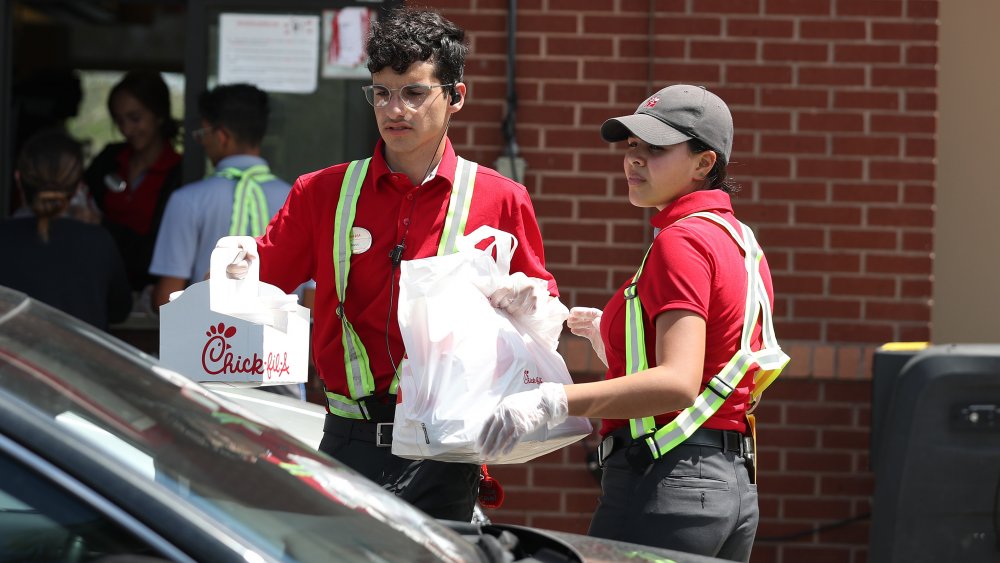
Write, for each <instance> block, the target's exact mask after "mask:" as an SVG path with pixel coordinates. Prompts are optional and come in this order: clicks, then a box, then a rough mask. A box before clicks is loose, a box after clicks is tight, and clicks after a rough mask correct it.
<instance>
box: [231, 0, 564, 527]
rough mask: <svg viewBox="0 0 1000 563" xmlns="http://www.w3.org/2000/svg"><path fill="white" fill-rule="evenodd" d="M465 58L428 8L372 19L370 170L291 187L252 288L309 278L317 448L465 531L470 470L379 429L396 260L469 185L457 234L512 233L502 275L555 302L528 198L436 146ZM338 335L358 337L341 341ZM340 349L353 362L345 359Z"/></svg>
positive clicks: (472, 487)
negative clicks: (537, 284)
mask: <svg viewBox="0 0 1000 563" xmlns="http://www.w3.org/2000/svg"><path fill="white" fill-rule="evenodd" d="M467 50H468V48H467V46H466V45H465V32H464V31H463V30H462V29H460V28H458V27H457V26H455V25H454V24H453V23H452V22H450V21H448V20H447V19H445V18H443V17H442V16H441V15H440V14H437V13H435V12H433V11H429V10H417V9H409V8H403V9H400V10H398V11H394V12H392V13H390V14H388V15H387V16H386V17H384V18H381V19H380V20H378V21H377V22H376V23H375V25H374V26H373V29H372V31H371V34H370V37H369V40H368V44H367V53H368V57H369V62H368V70H370V71H371V73H372V84H371V85H370V86H366V87H365V94H366V97H367V99H368V101H369V102H370V103H371V104H372V106H373V108H374V118H375V121H376V123H377V125H378V128H379V132H380V134H381V137H382V138H381V140H380V141H379V142H378V143H377V144H376V146H375V150H374V154H373V155H372V157H371V160H370V163H368V164H367V168H365V166H364V164H347V163H345V164H339V165H336V166H332V167H330V168H326V169H324V170H320V171H317V172H313V173H311V174H306V175H304V176H301V177H300V178H299V179H298V180H297V181H296V183H295V185H294V186H293V187H292V192H291V194H289V196H288V201H286V202H285V205H284V207H282V209H281V210H280V211H279V212H278V215H277V217H275V219H274V220H273V221H272V222H271V224H270V225H269V226H268V229H267V232H266V233H265V235H264V236H263V237H262V238H261V239H260V240H259V241H258V250H259V251H260V260H261V262H260V267H261V270H260V273H261V279H262V280H264V281H265V282H267V283H271V284H274V285H277V286H278V287H281V288H282V289H284V290H285V291H290V290H292V289H294V288H295V287H296V286H297V285H298V284H300V283H302V282H304V281H306V280H309V279H310V278H312V279H315V280H316V304H315V309H314V310H315V323H314V331H313V356H314V360H315V364H316V368H317V371H318V372H319V374H320V376H321V377H322V380H323V383H324V386H325V389H326V396H327V399H328V405H327V408H328V412H329V414H327V419H326V424H325V426H324V437H323V441H322V443H321V444H320V450H321V451H323V452H326V453H328V454H330V455H332V456H333V457H335V458H337V459H339V460H340V461H342V462H344V463H345V464H347V465H348V466H350V467H352V468H354V469H356V470H357V471H359V472H361V473H362V474H363V475H365V476H367V477H368V478H370V479H372V480H374V481H376V482H378V483H381V484H382V485H383V487H385V488H386V489H388V490H390V491H392V492H394V493H396V494H397V495H399V496H400V497H401V498H403V499H404V500H407V501H409V502H411V503H412V504H414V505H415V506H417V507H418V508H420V509H422V510H424V511H425V512H427V513H428V514H430V515H432V516H434V517H437V518H446V519H451V520H463V521H466V522H468V521H469V520H470V518H471V516H472V512H473V506H474V504H475V501H476V494H477V491H478V487H479V480H480V466H479V465H473V464H462V463H443V462H438V461H432V460H407V459H403V458H399V457H395V456H393V455H392V454H391V451H390V441H391V432H392V431H391V426H389V425H381V424H380V423H391V422H392V421H393V413H394V409H395V403H396V396H395V392H396V387H395V383H396V377H395V373H396V370H397V367H398V365H399V362H400V361H401V360H402V359H403V355H404V352H405V350H404V349H403V342H402V338H401V336H400V332H399V325H398V323H397V317H396V307H397V302H398V293H399V292H398V279H399V277H398V276H399V263H400V261H401V260H413V259H416V258H424V257H428V256H434V255H435V254H437V253H438V249H439V245H440V243H441V242H442V240H444V241H445V242H446V243H447V241H448V240H451V237H449V236H448V235H449V234H459V233H458V228H459V227H452V226H451V225H452V223H451V222H446V219H447V215H448V211H449V209H451V210H452V211H454V213H453V216H462V215H464V213H463V211H462V206H461V205H459V206H452V205H451V203H450V200H451V196H452V194H453V193H455V194H456V195H457V194H462V193H467V192H466V191H464V190H466V189H467V187H468V181H467V179H468V178H474V190H473V191H472V195H471V199H470V200H468V201H470V205H469V207H468V208H467V221H466V222H465V229H464V233H469V232H472V231H473V230H475V229H476V228H478V227H480V226H482V225H490V226H493V227H496V228H498V229H501V230H504V231H507V232H509V233H512V234H513V235H514V236H515V237H516V238H517V239H518V242H519V246H518V248H517V252H515V253H514V257H513V261H512V264H511V271H512V272H514V271H517V272H523V273H524V274H525V275H526V276H529V277H535V278H541V279H544V280H547V282H548V288H549V292H550V293H552V294H553V295H554V294H555V293H556V285H555V281H554V280H553V279H552V275H551V274H549V273H548V272H547V271H546V270H545V263H544V254H543V249H542V241H541V235H540V233H539V229H538V224H537V221H536V219H535V214H534V210H533V209H532V206H531V201H530V199H529V198H528V192H527V190H526V189H525V187H524V186H522V185H520V184H518V183H516V182H513V181H512V180H509V179H508V178H505V177H503V176H502V175H500V174H499V173H497V172H495V171H493V170H490V169H489V168H486V167H483V166H479V167H478V168H473V166H472V164H473V163H468V162H467V161H461V160H460V159H459V158H458V157H457V156H456V154H455V151H454V149H453V147H452V144H451V141H450V140H449V139H448V137H447V130H448V124H449V121H450V119H451V116H452V114H454V113H456V112H458V111H460V110H461V109H462V107H463V106H464V104H465V95H466V85H465V83H464V82H462V71H463V68H464V64H465V55H466V52H467ZM473 172H474V175H473ZM463 179H466V181H465V183H464V184H463ZM355 188H357V189H356V190H355ZM352 193H353V194H356V196H357V199H356V209H355V210H354V212H350V210H351V208H352V205H351V203H350V201H351V200H352V199H353V198H351V197H350V194H352ZM342 197H343V200H344V201H345V202H347V203H346V204H344V205H341V198H342ZM338 208H340V209H339V210H338ZM446 230H447V231H448V232H445V231H446ZM335 231H337V232H338V236H337V237H336V238H335V237H334V233H335ZM348 233H349V235H348ZM464 233H461V234H464ZM238 242H239V241H238V240H234V239H229V240H223V241H220V245H224V246H227V245H228V246H234V245H236V244H238ZM335 244H336V246H335ZM338 274H341V275H342V276H341V278H340V279H337V276H338ZM338 288H341V289H338ZM338 294H342V295H344V297H343V298H341V297H339V296H338ZM490 297H491V301H492V302H493V304H494V305H495V306H500V307H504V308H506V309H507V310H508V311H511V312H513V313H515V314H516V313H518V312H520V311H525V310H530V309H531V308H532V307H533V306H534V304H533V302H532V299H534V297H533V295H532V290H531V287H523V288H521V287H508V288H503V289H501V290H500V291H498V292H497V293H496V294H494V295H491V296H490ZM340 314H342V315H343V318H341V317H340V316H338V315H340ZM349 331H353V332H354V334H355V335H356V337H357V338H356V339H353V338H345V334H350V333H349ZM345 343H346V344H345ZM345 347H350V348H351V349H352V350H353V351H354V354H353V355H348V360H345ZM352 357H353V358H356V361H350V359H351V358H352ZM379 432H381V435H382V437H381V438H379Z"/></svg>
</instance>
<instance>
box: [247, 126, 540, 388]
mask: <svg viewBox="0 0 1000 563" xmlns="http://www.w3.org/2000/svg"><path fill="white" fill-rule="evenodd" d="M382 150H383V146H382V143H381V141H380V142H379V144H378V145H377V146H376V147H375V155H374V156H373V158H372V161H371V164H370V165H369V167H368V174H367V176H366V177H365V181H364V184H363V185H362V188H361V195H360V198H359V200H358V206H357V213H356V215H355V219H354V227H360V228H363V229H365V230H367V231H368V232H369V233H371V248H369V249H368V250H366V251H364V252H360V253H358V252H355V253H354V254H353V255H352V257H351V271H350V278H349V280H348V282H349V283H348V286H347V297H346V299H345V304H344V308H345V311H346V315H347V319H348V320H349V321H350V322H351V325H352V326H353V327H354V330H355V331H356V332H357V334H358V336H359V338H361V341H362V342H363V343H364V345H365V349H366V350H367V351H368V357H369V361H370V364H371V369H372V374H373V375H374V378H375V386H376V394H382V393H385V392H386V391H387V390H388V387H389V384H390V383H391V381H392V377H393V375H394V373H395V367H394V366H393V365H392V363H391V361H390V359H389V352H388V351H387V350H386V324H387V323H388V327H389V339H388V340H389V348H390V349H391V352H392V358H393V360H395V361H396V362H397V363H398V362H399V361H400V359H401V358H402V356H403V341H402V337H401V336H400V332H399V325H398V323H397V320H396V307H397V304H398V302H399V287H398V283H399V268H395V269H393V268H392V264H391V263H390V260H389V252H390V251H391V250H392V248H393V247H394V246H396V245H397V244H399V242H400V241H401V240H403V238H404V236H405V245H406V249H405V250H404V251H403V260H413V259H415V258H426V257H429V256H434V255H436V254H437V249H438V243H439V241H440V237H441V231H442V230H443V228H444V220H445V214H446V212H447V210H448V203H449V197H450V193H451V187H452V182H453V181H454V177H455V166H456V164H457V159H456V156H455V152H454V150H453V148H452V146H451V142H450V141H447V144H446V146H445V152H444V156H443V157H442V159H441V162H440V164H439V165H438V169H437V175H436V176H435V177H434V178H432V179H430V180H428V181H427V182H425V183H424V184H423V185H421V186H419V187H417V186H414V185H413V183H412V182H410V180H409V178H407V176H406V175H404V174H400V173H396V172H392V171H391V170H390V169H389V167H388V166H387V165H386V162H385V158H384V156H383V154H382ZM346 170H347V164H338V165H336V166H332V167H330V168H326V169H323V170H319V171H317V172H313V173H311V174H306V175H304V176H300V177H299V179H298V180H297V181H296V182H295V185H294V186H292V191H291V193H289V195H288V199H287V200H286V202H285V205H284V206H283V207H282V208H281V210H280V211H278V214H277V215H276V216H275V217H274V219H273V220H272V221H271V224H270V225H269V226H268V228H267V231H266V232H265V233H264V236H263V237H261V238H260V239H259V240H258V251H259V253H260V258H261V262H260V267H261V270H260V275H261V280H262V281H264V282H266V283H270V284H272V285H276V286H278V287H280V288H282V289H283V290H284V291H286V292H291V291H292V290H294V289H295V288H296V287H297V286H298V285H299V284H301V283H303V282H305V281H308V280H309V279H314V280H316V301H315V307H314V311H313V313H314V324H313V359H314V361H315V364H316V368H317V370H318V372H319V374H320V376H321V377H322V378H323V382H324V384H325V385H326V388H327V390H328V391H331V392H334V393H338V394H340V395H344V396H350V393H349V391H348V387H347V378H346V370H345V366H344V348H343V344H342V340H341V323H340V320H339V319H338V318H337V315H336V308H337V306H338V305H339V303H340V301H339V300H338V298H337V290H336V284H335V282H334V269H333V230H334V224H335V223H336V211H337V201H338V198H339V197H340V187H341V184H342V183H343V180H344V173H345V172H346ZM482 225H489V226H492V227H496V228H498V229H500V230H503V231H507V232H509V233H511V234H513V235H514V236H515V237H516V238H517V240H518V247H517V250H516V251H515V252H514V255H513V259H512V261H511V272H515V271H516V272H523V273H524V274H525V275H527V276H529V277H536V278H542V279H545V280H547V281H548V282H549V292H550V293H551V294H552V295H558V290H557V288H556V283H555V280H554V279H553V277H552V275H551V274H550V273H549V272H548V271H546V270H545V257H544V251H543V249H542V239H541V234H540V233H539V229H538V223H537V221H536V219H535V213H534V210H533V208H532V206H531V200H530V199H529V197H528V192H527V190H526V188H525V187H524V186H522V185H520V184H518V183H516V182H514V181H512V180H510V179H508V178H505V177H504V176H501V175H500V174H499V173H497V172H496V171H494V170H491V169H489V168H486V167H483V166H479V168H478V171H477V174H476V184H475V191H474V192H473V197H472V205H471V208H470V210H469V219H468V223H467V224H466V230H465V232H466V233H470V232H472V231H474V230H475V229H476V228H478V227H480V226H482ZM390 290H391V291H392V292H393V293H392V298H391V299H390ZM470 328H471V327H470Z"/></svg>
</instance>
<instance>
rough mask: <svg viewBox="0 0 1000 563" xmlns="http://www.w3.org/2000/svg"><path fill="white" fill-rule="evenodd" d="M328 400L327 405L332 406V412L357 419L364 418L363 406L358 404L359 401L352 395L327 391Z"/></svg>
mask: <svg viewBox="0 0 1000 563" xmlns="http://www.w3.org/2000/svg"><path fill="white" fill-rule="evenodd" d="M326 402H327V406H329V408H330V412H331V413H333V414H335V415H337V416H342V417H344V418H356V419H363V418H364V415H363V414H362V413H361V407H359V406H358V402H357V401H355V400H353V399H351V398H350V397H345V396H343V395H338V394H336V393H331V392H330V391H327V392H326Z"/></svg>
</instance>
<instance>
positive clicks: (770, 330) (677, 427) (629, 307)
mask: <svg viewBox="0 0 1000 563" xmlns="http://www.w3.org/2000/svg"><path fill="white" fill-rule="evenodd" d="M690 217H699V218H702V219H707V220H709V221H712V222H713V223H715V224H717V225H719V226H720V227H722V228H723V229H725V230H726V232H727V233H729V235H730V237H731V238H732V239H733V240H734V241H735V242H736V244H737V245H739V247H740V249H741V250H742V251H743V255H744V268H745V270H746V272H747V297H746V302H745V308H744V315H743V328H742V334H741V336H740V350H739V351H737V353H736V354H735V355H734V356H733V357H732V358H731V359H730V360H729V362H728V363H727V364H726V366H725V367H724V368H723V369H722V371H720V372H719V373H718V374H717V375H715V376H713V377H712V379H710V380H709V381H708V383H707V384H706V385H705V388H704V389H703V390H702V392H701V394H699V395H698V397H697V398H696V399H695V401H694V404H692V405H691V406H690V407H688V408H686V409H684V410H683V411H681V412H680V413H679V414H678V415H677V417H675V418H674V419H673V420H672V421H670V422H669V423H667V424H665V425H664V426H663V427H662V428H660V429H658V430H657V429H656V427H655V419H654V418H653V417H646V418H642V419H632V420H630V422H629V424H630V428H631V431H632V437H633V438H634V439H643V440H644V442H645V443H646V445H647V446H648V447H649V449H650V454H651V455H652V457H653V459H658V458H659V457H660V456H662V455H664V454H666V453H667V452H669V451H670V450H672V449H673V448H674V447H676V446H677V445H678V444H680V443H682V442H683V441H684V440H686V439H688V438H689V437H690V436H691V435H692V434H694V432H695V430H697V429H698V428H700V427H701V425H702V424H704V423H705V422H706V421H707V420H708V419H709V418H711V417H712V416H713V415H714V414H715V413H716V412H718V410H719V409H720V408H721V407H722V405H723V404H724V403H725V401H726V399H727V398H728V397H729V395H730V394H731V393H732V392H733V390H734V389H736V387H737V386H738V385H739V384H740V382H741V381H742V380H743V377H744V376H745V375H746V373H747V372H748V371H749V370H750V369H751V368H753V367H757V368H758V373H757V375H755V382H756V381H760V382H762V383H763V386H764V387H766V386H767V385H769V384H770V383H771V382H772V381H773V380H774V378H776V377H777V376H778V374H779V373H780V372H781V370H782V369H783V368H784V366H785V365H786V364H787V363H788V360H789V358H788V356H787V355H786V354H785V353H784V352H782V351H781V347H780V346H778V341H777V338H776V336H775V334H774V320H773V315H772V313H771V305H770V300H769V298H768V295H767V289H766V287H765V285H764V279H763V277H762V276H761V273H760V265H761V263H762V260H763V257H764V253H763V251H762V250H761V248H760V245H759V244H757V241H756V238H755V237H754V235H753V231H751V230H750V228H749V227H747V226H746V225H744V224H742V223H739V226H740V228H739V230H737V229H736V228H735V227H733V226H732V225H731V224H730V223H729V222H728V221H726V220H725V219H723V218H722V217H721V216H719V215H717V214H715V213H704V212H702V213H693V214H691V215H688V216H687V217H684V218H682V219H681V220H684V219H687V218H690ZM650 248H652V245H651V246H650ZM646 255H647V257H648V255H649V251H647V252H646ZM645 263H646V259H645V258H643V262H642V266H640V267H639V271H638V272H636V275H635V277H634V278H633V279H632V283H631V284H630V285H629V286H628V287H627V288H626V290H625V297H626V308H625V322H626V363H627V365H628V368H629V370H630V371H628V374H632V373H636V371H641V370H639V369H635V370H633V367H639V366H643V367H642V369H646V367H648V361H647V358H646V347H645V342H640V343H639V346H638V348H637V349H633V348H634V347H633V346H631V345H630V344H629V343H628V339H629V335H631V334H633V333H638V334H640V335H641V334H642V330H643V329H642V320H643V314H642V305H641V303H640V300H639V297H638V293H637V292H633V293H632V295H633V297H630V291H629V290H630V289H632V288H635V287H637V283H638V278H639V276H640V275H641V274H642V269H643V266H645ZM630 301H631V302H634V304H630ZM758 318H760V320H761V323H762V335H763V336H762V340H763V345H762V347H761V349H760V350H759V351H757V352H754V351H752V350H751V338H752V337H753V330H754V328H755V327H756V324H757V319H758ZM632 355H638V356H639V357H638V358H632V357H630V356H632ZM761 373H765V374H766V375H765V376H764V377H763V378H761V377H759V376H760V374H761ZM762 391H763V389H760V390H759V391H758V390H757V389H754V394H753V398H752V403H756V401H757V400H758V397H759V394H760V392H762Z"/></svg>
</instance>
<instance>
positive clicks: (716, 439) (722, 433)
mask: <svg viewBox="0 0 1000 563" xmlns="http://www.w3.org/2000/svg"><path fill="white" fill-rule="evenodd" d="M678 446H703V447H706V448H718V449H720V450H723V451H727V452H735V453H742V454H744V455H748V456H749V455H753V440H752V439H750V437H749V436H744V435H743V434H740V433H739V432H737V431H735V430H716V429H714V428H699V429H697V430H695V431H694V434H692V435H691V437H689V438H688V439H687V440H684V441H683V442H681V443H680V444H678ZM622 449H626V450H628V451H627V452H626V455H627V456H628V458H629V463H631V464H632V466H633V467H634V468H636V469H638V470H642V469H644V468H645V467H646V466H647V465H649V464H650V463H652V462H653V455H652V453H651V452H650V451H649V447H648V446H647V445H646V443H645V442H644V441H642V440H633V439H632V434H631V430H630V429H629V427H627V426H626V427H624V428H619V429H618V430H615V431H614V432H611V433H609V434H608V435H607V436H605V437H604V440H602V441H601V443H600V444H599V445H598V446H597V458H598V459H599V460H600V463H601V466H602V467H603V466H604V464H605V462H606V461H607V459H608V458H609V457H611V454H613V453H615V452H617V451H619V450H622Z"/></svg>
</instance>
